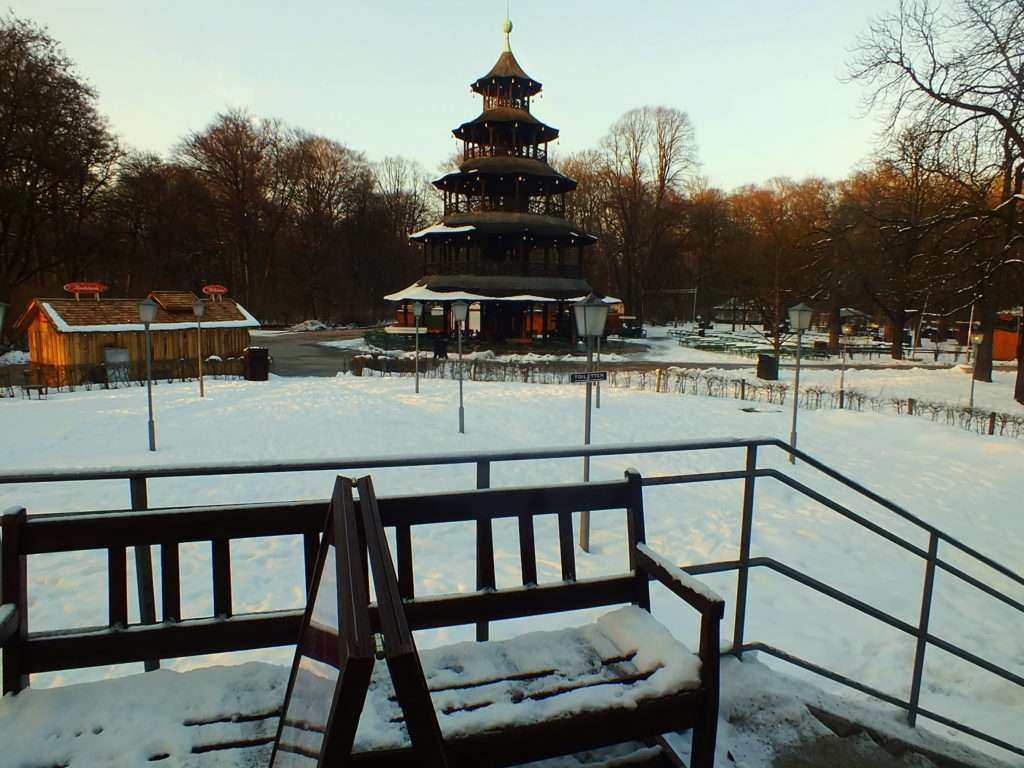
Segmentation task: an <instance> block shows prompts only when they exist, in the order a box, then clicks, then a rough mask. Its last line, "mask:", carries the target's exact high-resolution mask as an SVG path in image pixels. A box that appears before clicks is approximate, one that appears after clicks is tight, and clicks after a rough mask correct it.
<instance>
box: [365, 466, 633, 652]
mask: <svg viewBox="0 0 1024 768" xmlns="http://www.w3.org/2000/svg"><path fill="white" fill-rule="evenodd" d="M379 507H380V515H381V520H382V523H383V525H384V526H385V527H393V528H394V529H395V534H396V536H395V542H396V566H397V569H398V587H399V592H400V594H401V596H402V598H403V600H404V601H405V603H406V613H407V616H408V620H409V624H410V625H411V627H412V628H413V629H427V628H433V627H444V626H454V625H460V624H472V623H477V627H478V633H477V634H478V639H486V636H487V629H486V622H488V621H493V620H498V619H510V618H519V617H524V616H532V615H539V614H544V613H556V612H560V611H570V610H578V609H583V608H594V607H599V606H604V605H615V604H622V603H635V604H637V605H640V606H642V607H644V608H649V607H650V593H649V587H648V582H647V580H646V578H642V577H637V576H636V574H635V571H636V562H635V557H636V555H635V545H636V543H637V542H642V541H644V512H643V488H642V484H641V478H640V475H639V473H638V472H636V471H635V470H628V471H627V472H626V476H625V479H624V480H620V481H612V482H594V483H579V484H573V485H558V486H543V487H527V488H508V489H501V488H498V489H485V490H475V491H461V492H456V493H445V494H432V495H430V496H406V497H391V498H383V499H380V500H379ZM614 509H622V510H624V511H625V516H626V526H627V538H628V542H627V543H628V545H629V546H628V551H629V569H630V571H629V572H626V573H622V574H617V575H611V576H606V577H602V578H598V579H586V580H582V581H581V580H577V578H576V554H575V543H574V540H573V515H574V514H575V513H578V512H584V511H600V510H614ZM545 515H554V516H556V517H557V522H558V543H559V559H560V564H561V580H560V581H556V582H551V583H543V584H538V579H537V550H536V542H535V538H534V519H535V518H537V517H542V516H545ZM507 518H515V519H516V520H517V522H518V529H519V556H520V563H521V571H522V586H519V587H513V588H503V589H498V588H497V586H496V583H495V565H494V533H493V521H494V520H500V519H507ZM459 522H475V523H476V574H477V590H478V591H477V592H471V593H458V594H446V595H431V596H426V597H420V598H417V597H416V594H415V589H414V580H415V564H414V562H413V552H412V529H413V527H414V526H417V525H428V524H437V523H459ZM481 635H482V636H481Z"/></svg>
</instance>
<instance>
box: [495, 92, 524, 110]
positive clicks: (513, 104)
mask: <svg viewBox="0 0 1024 768" xmlns="http://www.w3.org/2000/svg"><path fill="white" fill-rule="evenodd" d="M496 107H508V108H511V109H521V110H523V111H524V112H529V111H530V97H529V96H522V97H516V96H508V95H504V96H484V110H485V111H486V110H488V109H494V108H496Z"/></svg>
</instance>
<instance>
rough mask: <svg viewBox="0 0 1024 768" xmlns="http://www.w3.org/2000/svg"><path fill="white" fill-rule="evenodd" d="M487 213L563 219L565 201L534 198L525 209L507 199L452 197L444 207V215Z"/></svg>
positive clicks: (554, 197) (556, 197)
mask: <svg viewBox="0 0 1024 768" xmlns="http://www.w3.org/2000/svg"><path fill="white" fill-rule="evenodd" d="M487 211H507V212H509V213H533V214H538V215H541V216H556V217H558V218H560V219H564V218H565V201H564V200H562V197H561V196H560V195H557V196H552V197H550V198H544V197H539V198H537V197H534V198H530V199H529V200H528V201H527V204H526V209H525V210H523V207H522V205H516V204H515V202H514V201H513V200H510V199H508V198H498V199H497V200H495V199H494V198H492V197H489V196H488V197H452V198H449V199H448V200H447V201H446V202H445V205H444V215H445V216H448V215H450V214H453V213H481V212H487Z"/></svg>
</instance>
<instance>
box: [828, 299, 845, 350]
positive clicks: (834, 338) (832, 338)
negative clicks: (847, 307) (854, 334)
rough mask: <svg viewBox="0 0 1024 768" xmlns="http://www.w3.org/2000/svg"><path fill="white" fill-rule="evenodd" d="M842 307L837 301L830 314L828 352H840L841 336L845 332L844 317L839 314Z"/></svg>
mask: <svg viewBox="0 0 1024 768" xmlns="http://www.w3.org/2000/svg"><path fill="white" fill-rule="evenodd" d="M840 311H841V307H840V306H839V304H838V303H837V304H836V305H835V306H834V307H832V309H831V310H830V311H829V314H828V353H829V354H830V355H838V354H839V337H840V335H841V334H842V332H843V318H842V316H841V315H840V314H839V313H840Z"/></svg>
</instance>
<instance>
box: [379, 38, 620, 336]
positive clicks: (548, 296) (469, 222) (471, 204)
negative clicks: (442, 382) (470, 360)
mask: <svg viewBox="0 0 1024 768" xmlns="http://www.w3.org/2000/svg"><path fill="white" fill-rule="evenodd" d="M504 29H505V50H504V52H503V53H502V54H501V56H500V57H499V58H498V62H497V63H496V64H495V65H494V67H492V69H491V71H490V72H488V73H487V74H486V75H484V76H483V77H481V78H480V79H478V80H477V81H476V82H474V83H473V84H472V85H471V86H470V87H471V88H472V90H473V91H475V92H476V93H478V94H479V95H480V96H481V97H482V98H483V112H481V113H480V115H479V116H478V117H477V118H475V119H474V120H470V121H469V122H467V123H463V124H462V125H460V126H459V127H458V128H456V129H455V130H454V131H453V133H454V135H455V137H456V138H457V139H459V140H461V141H462V164H461V165H460V166H459V169H458V170H457V171H453V172H452V173H448V174H446V175H445V176H443V177H441V178H440V179H438V180H437V181H435V182H434V186H435V187H437V188H438V189H439V190H441V191H442V192H443V193H444V219H443V220H442V221H441V222H440V223H438V224H434V225H433V226H430V227H427V228H426V229H423V230H421V231H419V232H415V233H413V234H412V235H411V236H410V237H411V239H412V240H414V241H416V242H419V243H422V244H423V273H424V276H423V277H421V278H420V279H419V280H417V281H416V282H415V283H414V284H412V285H410V286H409V287H408V288H406V289H405V290H402V291H398V292H397V293H393V294H390V295H389V296H386V297H385V298H386V299H388V300H390V301H394V302H399V303H400V304H401V305H402V306H401V309H400V310H399V318H400V322H401V323H402V324H403V325H409V326H411V325H413V322H414V320H413V314H412V309H411V304H412V302H415V301H419V302H423V303H424V304H425V305H426V309H425V311H424V318H425V320H424V325H427V326H428V327H432V328H438V329H441V330H447V329H451V328H454V322H453V319H452V315H451V304H452V303H453V302H455V301H468V302H470V303H472V304H473V307H474V312H473V314H472V316H471V319H472V323H473V327H474V328H476V329H477V330H479V332H480V333H481V335H483V336H486V337H488V338H492V339H511V338H521V339H528V338H532V337H533V336H536V335H541V334H544V335H546V334H548V333H554V332H556V331H557V330H559V329H561V330H564V331H566V332H568V329H569V328H570V327H571V318H570V317H569V315H570V311H569V309H568V306H567V305H568V303H570V302H573V301H576V300H579V299H581V298H583V297H585V296H586V295H588V294H589V293H591V287H590V284H589V283H588V282H587V281H586V279H585V278H584V269H583V263H584V252H585V249H586V248H587V247H588V246H589V245H592V244H593V243H594V242H596V240H597V238H595V237H594V236H593V235H590V234H587V233H586V232H584V231H583V230H581V229H580V228H579V227H576V226H575V225H574V224H573V223H572V222H570V221H568V220H567V219H566V218H565V198H566V195H567V194H569V193H570V192H572V191H573V190H574V189H576V182H575V181H574V180H573V179H570V178H569V177H568V176H565V175H563V174H561V173H559V172H558V171H556V170H555V169H554V168H552V167H551V166H550V165H549V164H548V144H549V143H550V142H552V141H554V140H555V139H556V138H558V129H556V128H552V127H551V126H549V125H545V124H544V123H542V122H541V121H540V120H538V119H537V118H536V117H534V116H533V115H532V114H531V112H530V99H531V98H532V97H533V96H536V95H537V94H538V93H540V91H541V84H540V83H539V82H537V81H536V80H534V79H533V78H531V77H530V76H529V75H527V74H526V72H524V71H523V68H522V67H521V66H519V62H518V61H516V57H515V56H514V55H513V54H512V47H511V43H510V34H511V31H512V22H511V21H509V20H507V19H506V21H505V28H504ZM616 301H617V300H616ZM477 312H478V313H479V314H477Z"/></svg>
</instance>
